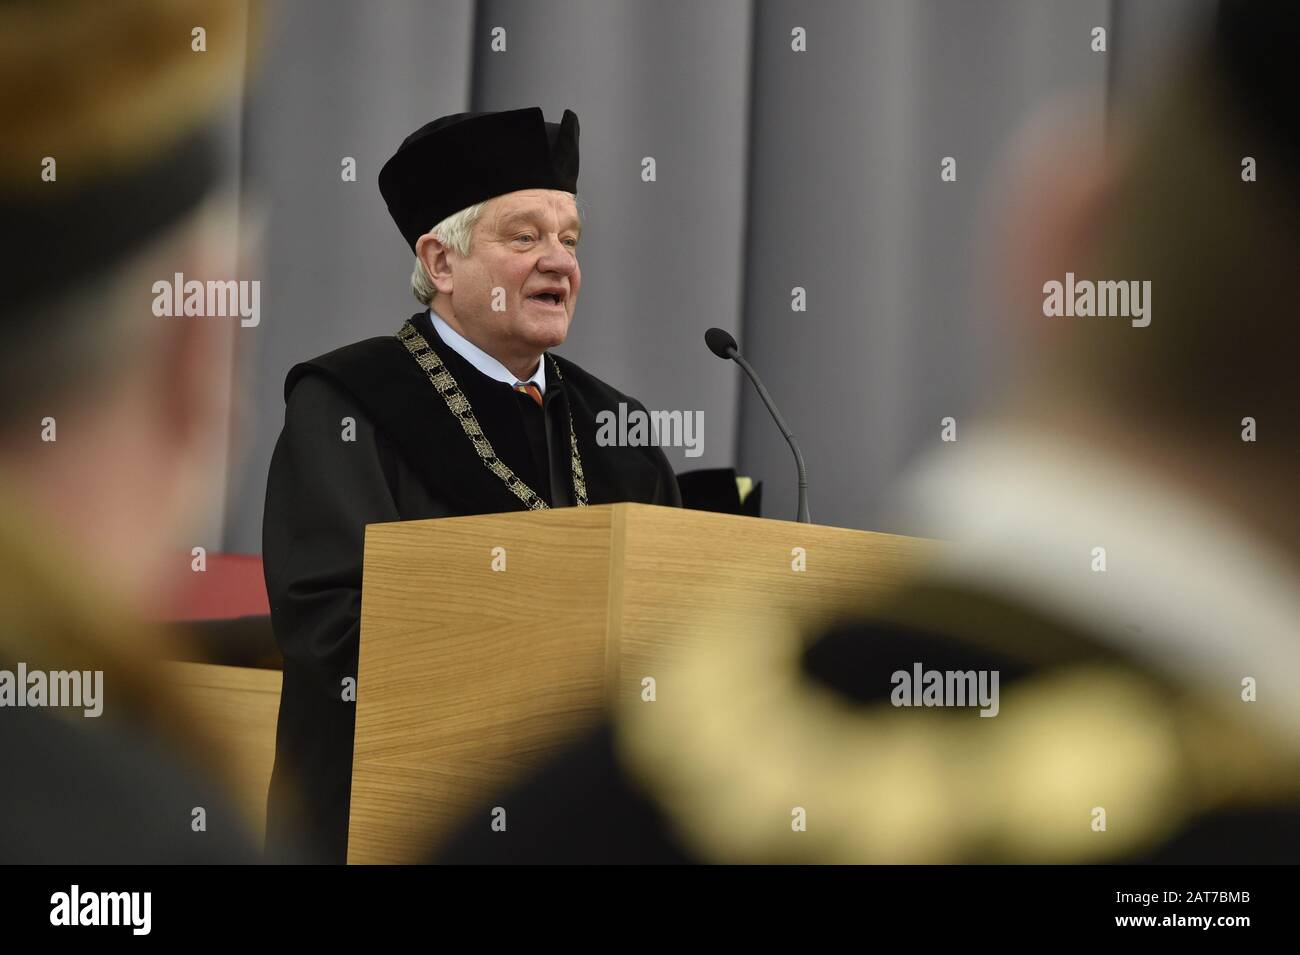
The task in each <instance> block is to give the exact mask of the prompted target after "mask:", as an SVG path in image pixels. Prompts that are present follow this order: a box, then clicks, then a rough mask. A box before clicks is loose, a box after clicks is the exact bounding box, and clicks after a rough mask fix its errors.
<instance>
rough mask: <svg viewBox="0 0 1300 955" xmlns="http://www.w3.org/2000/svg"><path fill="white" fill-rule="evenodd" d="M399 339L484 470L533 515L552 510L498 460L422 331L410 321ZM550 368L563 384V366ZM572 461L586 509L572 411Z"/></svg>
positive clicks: (575, 484) (575, 496) (580, 499)
mask: <svg viewBox="0 0 1300 955" xmlns="http://www.w3.org/2000/svg"><path fill="white" fill-rule="evenodd" d="M397 337H398V339H400V340H401V342H402V344H403V345H405V346H406V350H407V351H408V352H410V353H411V357H412V358H414V359H415V360H416V362H417V363H418V364H419V366H420V367H421V368H423V369H424V373H425V374H426V375H427V376H428V378H429V382H430V383H431V384H432V385H433V387H434V388H436V389H437V391H438V394H440V395H442V399H443V401H445V402H447V410H449V411H450V412H451V413H452V414H453V415H454V416H455V417H456V420H457V421H459V422H460V426H461V427H462V428H463V429H464V430H465V435H466V437H468V438H469V440H470V443H471V444H473V445H474V450H475V451H476V452H478V456H479V460H480V461H482V462H483V464H484V466H485V467H487V469H488V470H489V471H491V472H492V473H493V474H495V475H496V476H497V477H499V478H500V479H501V480H502V481H504V482H505V485H506V487H508V488H509V489H510V492H511V493H512V494H514V496H515V497H517V498H519V500H521V501H522V502H523V503H524V506H525V507H527V508H528V509H529V510H530V511H541V510H546V509H547V508H549V507H550V505H549V504H547V503H546V502H545V501H544V500H542V498H541V496H540V495H538V493H537V492H536V491H534V490H533V489H532V488H530V487H529V486H528V485H527V484H525V483H524V482H523V481H521V480H520V479H519V476H518V475H517V474H515V472H514V471H512V470H510V468H509V467H507V466H506V463H505V462H504V461H502V460H501V459H500V458H499V457H497V453H496V451H494V450H493V449H492V443H491V442H490V441H488V439H487V435H485V434H484V433H483V428H482V426H480V425H479V423H478V419H477V418H475V417H474V409H473V408H471V407H470V406H469V399H468V398H466V397H465V393H464V392H463V391H461V390H460V385H458V384H457V383H456V379H455V378H454V377H453V376H452V373H451V371H450V370H449V369H448V368H447V366H446V365H444V364H443V363H442V359H441V358H439V357H438V353H437V352H435V351H434V350H433V349H432V348H430V347H429V343H428V342H427V341H426V340H425V338H424V336H423V335H421V334H420V331H419V329H417V328H416V327H415V326H414V325H412V324H411V323H410V322H409V321H408V322H406V323H404V324H403V325H402V328H401V330H400V331H399V332H398V333H397ZM551 368H552V369H553V370H554V371H555V377H556V379H557V380H559V381H563V380H564V376H563V375H561V374H560V366H559V365H557V364H556V363H555V360H554V359H551ZM569 461H570V466H571V472H572V475H573V499H574V501H576V502H577V505H578V507H586V506H587V481H586V478H585V476H584V475H583V473H582V458H581V457H579V456H578V436H577V434H576V433H575V432H574V430H573V410H572V409H569Z"/></svg>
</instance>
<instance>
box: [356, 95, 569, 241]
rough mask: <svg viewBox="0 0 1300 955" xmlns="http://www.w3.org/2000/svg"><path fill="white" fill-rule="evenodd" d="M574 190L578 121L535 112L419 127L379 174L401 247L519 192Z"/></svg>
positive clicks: (472, 116)
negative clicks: (459, 214) (459, 215)
mask: <svg viewBox="0 0 1300 955" xmlns="http://www.w3.org/2000/svg"><path fill="white" fill-rule="evenodd" d="M577 188H578V117H577V114H575V113H574V112H573V111H572V110H568V109H566V110H565V111H564V118H563V119H562V120H561V121H560V122H559V123H548V122H546V120H545V118H544V117H543V115H542V111H541V109H540V108H538V107H536V106H533V107H530V108H528V109H514V110H507V111H504V112H494V113H456V114H454V115H452V116H444V117H442V118H441V119H435V120H434V121H433V122H431V123H426V124H425V125H424V126H421V127H420V128H419V129H417V130H416V131H415V132H413V133H411V135H409V136H407V137H406V139H405V140H403V141H402V145H401V146H400V147H398V150H397V152H396V153H395V154H394V155H393V157H392V158H391V159H389V160H388V162H386V163H384V168H383V169H381V170H379V191H380V193H381V194H382V195H383V197H384V202H385V203H386V204H387V205H388V213H389V215H391V216H392V217H393V221H394V222H396V223H397V228H398V230H399V231H400V232H401V233H402V237H403V238H405V239H406V244H407V245H409V246H410V247H411V251H412V252H414V251H415V243H416V241H417V240H418V239H419V238H420V236H422V235H424V234H425V233H426V232H428V231H429V230H430V229H432V228H433V227H434V226H435V225H437V224H438V223H439V222H441V221H442V220H443V219H445V218H447V216H449V215H451V214H452V213H454V212H459V211H460V210H461V209H464V208H466V207H467V206H472V205H474V204H475V203H479V202H483V201H484V200H485V199H491V198H492V197H493V196H500V195H504V194H505V193H507V192H516V191H517V190H520V189H558V190H561V191H563V192H576V191H577Z"/></svg>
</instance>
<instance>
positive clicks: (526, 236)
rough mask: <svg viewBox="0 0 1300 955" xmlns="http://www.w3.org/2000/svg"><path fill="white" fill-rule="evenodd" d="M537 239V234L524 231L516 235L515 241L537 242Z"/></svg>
mask: <svg viewBox="0 0 1300 955" xmlns="http://www.w3.org/2000/svg"><path fill="white" fill-rule="evenodd" d="M536 239H537V237H536V236H533V235H529V234H528V233H524V234H523V235H517V236H515V241H516V242H535V241H536Z"/></svg>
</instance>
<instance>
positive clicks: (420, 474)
mask: <svg viewBox="0 0 1300 955" xmlns="http://www.w3.org/2000/svg"><path fill="white" fill-rule="evenodd" d="M577 181H578V117H577V116H576V115H575V114H574V113H573V112H571V111H569V110H566V111H565V112H564V115H563V119H562V120H561V122H560V123H548V122H545V120H544V118H543V114H542V111H541V110H540V109H538V108H531V109H519V110H512V111H506V112H493V113H458V114H455V115H452V116H445V117H443V118H441V119H437V120H434V121H433V122H431V123H428V124H426V125H424V126H422V127H421V128H420V129H418V130H416V131H415V132H414V133H412V134H411V135H410V136H408V137H407V138H406V139H405V141H403V143H402V145H401V146H400V147H399V148H398V150H397V152H396V153H395V154H394V155H393V157H392V158H391V159H389V161H388V162H387V163H386V164H385V165H384V167H383V169H382V170H381V171H380V173H379V189H380V192H381V193H382V195H383V198H384V201H385V202H386V203H387V206H388V211H389V213H390V214H391V215H392V218H393V221H394V222H395V223H396V224H397V227H398V230H399V231H400V232H401V234H402V237H403V238H404V239H405V240H406V243H407V245H408V246H409V247H410V249H411V251H412V252H413V253H414V255H415V265H414V271H413V274H412V276H411V291H412V292H413V294H414V295H415V298H416V299H417V300H418V301H419V302H420V304H421V305H422V306H424V309H423V310H421V311H420V312H417V313H416V314H415V315H413V316H412V317H411V318H410V319H409V320H407V321H405V322H401V323H400V327H396V328H395V329H394V330H395V332H396V334H394V335H391V336H385V337H381V338H371V339H368V340H366V341H362V342H358V343H356V344H353V345H349V346H347V347H344V348H340V349H338V350H337V351H333V352H330V353H329V354H326V355H322V356H320V357H318V358H315V359H312V360H310V361H305V362H303V363H302V364H299V365H296V366H294V367H293V368H292V369H291V370H290V371H289V375H288V378H287V380H286V382H285V401H286V410H285V424H284V430H283V432H282V433H281V435H280V439H279V442H278V443H277V445H276V448H275V452H274V455H273V457H272V460H271V469H270V476H269V480H268V483H267V494H266V512H265V518H264V522H263V557H264V561H265V567H266V585H267V591H268V593H269V595H270V602H271V617H272V623H273V626H274V629H275V634H276V639H277V641H278V642H279V644H280V648H281V650H282V651H283V653H284V686H283V692H282V696H281V704H280V721H279V728H278V735H277V742H276V759H275V772H274V777H273V779H272V783H271V793H270V798H269V804H268V811H267V838H268V850H269V851H270V852H271V853H272V854H273V855H274V854H275V853H276V852H277V850H278V849H280V848H281V847H284V846H286V845H291V844H294V843H295V842H297V841H299V840H300V841H301V843H302V845H304V846H306V847H307V848H308V850H310V851H312V852H314V853H315V854H316V856H317V857H318V858H319V859H321V860H322V861H327V862H343V861H345V860H346V854H347V834H348V803H349V796H350V784H351V766H352V741H353V728H354V713H355V707H354V702H353V701H354V700H355V678H356V673H357V651H358V635H359V629H360V612H361V564H362V545H363V534H364V529H365V525H367V524H371V523H379V522H386V521H399V520H415V519H422V518H435V517H449V516H455V515H469V514H485V513H493V512H501V511H512V510H528V509H539V508H546V507H572V506H577V507H583V506H586V505H588V504H606V503H613V502H618V501H633V502H641V503H649V504H664V505H671V506H678V505H680V503H681V501H680V495H679V492H678V488H677V484H676V480H675V478H674V476H673V472H672V469H671V467H670V466H669V464H668V460H667V458H666V457H665V456H664V454H663V452H662V451H661V450H659V448H657V447H604V446H599V445H598V444H597V442H596V434H597V424H596V417H597V415H598V414H600V413H601V412H602V411H612V412H615V413H616V412H617V409H618V408H619V405H620V403H625V404H626V405H627V406H629V407H633V408H640V409H642V410H644V409H643V406H642V405H641V404H640V403H639V402H637V401H636V400H635V399H633V398H630V397H628V396H627V395H624V394H622V393H621V392H619V391H617V390H616V389H614V388H612V387H610V386H609V385H607V384H606V383H604V382H603V381H601V380H600V379H598V378H596V377H595V376H594V375H591V374H590V373H588V372H587V371H585V370H583V369H582V368H580V367H578V366H577V365H575V364H573V363H572V362H570V361H567V360H565V359H563V358H560V357H558V356H556V355H553V354H551V353H550V351H549V349H551V348H553V347H555V346H558V345H560V344H562V343H563V342H564V340H565V337H566V335H567V334H568V330H569V323H570V322H571V321H572V319H573V314H574V309H575V307H576V305H577V301H578V293H579V290H580V288H581V284H582V272H581V268H580V267H579V264H578V245H579V241H580V238H581V234H582V220H581V217H580V215H579V209H578V206H577V197H576V195H575V193H576V189H577ZM394 325H395V326H398V325H399V323H398V322H396V321H395V322H394Z"/></svg>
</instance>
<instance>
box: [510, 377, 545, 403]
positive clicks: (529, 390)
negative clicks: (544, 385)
mask: <svg viewBox="0 0 1300 955" xmlns="http://www.w3.org/2000/svg"><path fill="white" fill-rule="evenodd" d="M515 391H519V392H522V393H524V394H526V395H527V396H528V397H529V398H532V399H533V401H535V402H537V407H539V408H540V407H541V406H542V392H541V389H540V388H538V387H537V386H536V385H535V384H533V383H532V382H531V381H528V382H522V383H516V384H515Z"/></svg>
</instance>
